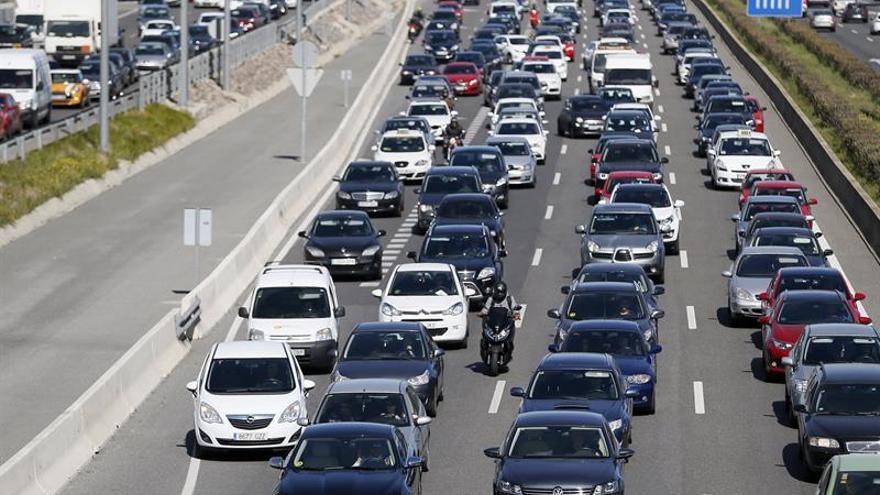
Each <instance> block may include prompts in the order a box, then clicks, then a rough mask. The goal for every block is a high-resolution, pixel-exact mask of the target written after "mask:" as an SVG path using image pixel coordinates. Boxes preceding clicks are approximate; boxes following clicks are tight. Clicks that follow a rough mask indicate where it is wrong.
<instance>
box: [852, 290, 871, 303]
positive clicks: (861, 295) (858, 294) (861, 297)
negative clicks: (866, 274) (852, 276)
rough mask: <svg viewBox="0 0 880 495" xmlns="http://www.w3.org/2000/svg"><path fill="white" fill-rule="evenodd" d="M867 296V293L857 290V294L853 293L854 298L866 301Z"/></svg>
mask: <svg viewBox="0 0 880 495" xmlns="http://www.w3.org/2000/svg"><path fill="white" fill-rule="evenodd" d="M867 297H868V296H867V295H865V293H863V292H856V293H855V294H853V299H855V300H856V301H864V300H865V299H866V298H867Z"/></svg>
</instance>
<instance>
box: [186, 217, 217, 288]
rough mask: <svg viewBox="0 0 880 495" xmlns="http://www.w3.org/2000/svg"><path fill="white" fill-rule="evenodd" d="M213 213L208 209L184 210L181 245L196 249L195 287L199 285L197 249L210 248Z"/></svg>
mask: <svg viewBox="0 0 880 495" xmlns="http://www.w3.org/2000/svg"><path fill="white" fill-rule="evenodd" d="M213 228H214V211H213V210H211V209H210V208H184V210H183V245H184V246H193V247H195V248H196V285H198V283H199V277H201V272H200V270H199V247H200V246H210V245H211V242H212V240H213V235H212V234H213V232H212V231H213Z"/></svg>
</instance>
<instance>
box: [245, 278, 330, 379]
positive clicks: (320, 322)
mask: <svg viewBox="0 0 880 495" xmlns="http://www.w3.org/2000/svg"><path fill="white" fill-rule="evenodd" d="M238 316H240V317H241V318H246V319H247V328H248V340H269V341H275V342H285V343H287V345H288V346H289V347H290V348H291V349H290V350H291V352H292V353H293V355H294V356H296V358H297V360H298V361H299V362H300V363H303V364H306V365H309V366H310V367H313V368H320V369H330V368H332V367H333V364H334V362H335V361H336V350H337V347H338V343H339V318H342V317H343V316H345V308H343V307H342V306H340V305H339V299H337V292H336V286H335V285H334V283H333V278H332V277H331V276H330V272H329V271H328V270H327V268H325V267H323V266H318V265H282V264H272V265H268V266H266V267H264V268H263V269H262V271H261V272H260V275H259V277H258V278H257V283H256V285H255V286H254V290H253V292H252V293H251V296H250V298H249V299H248V302H247V305H246V306H242V307H240V308H238Z"/></svg>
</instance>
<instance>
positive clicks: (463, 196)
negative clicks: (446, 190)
mask: <svg viewBox="0 0 880 495" xmlns="http://www.w3.org/2000/svg"><path fill="white" fill-rule="evenodd" d="M447 201H450V202H451V201H481V202H484V203H485V202H489V201H494V200H493V199H492V197H491V196H489V195H488V194H485V193H452V194H447V195H446V196H443V201H442V202H441V203H445V202H447Z"/></svg>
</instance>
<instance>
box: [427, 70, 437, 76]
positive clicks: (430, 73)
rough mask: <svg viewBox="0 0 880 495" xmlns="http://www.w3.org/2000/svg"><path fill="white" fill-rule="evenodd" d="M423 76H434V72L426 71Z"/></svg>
mask: <svg viewBox="0 0 880 495" xmlns="http://www.w3.org/2000/svg"><path fill="white" fill-rule="evenodd" d="M425 74H427V75H429V76H433V75H434V74H436V72H434V71H433V70H426V71H425Z"/></svg>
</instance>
